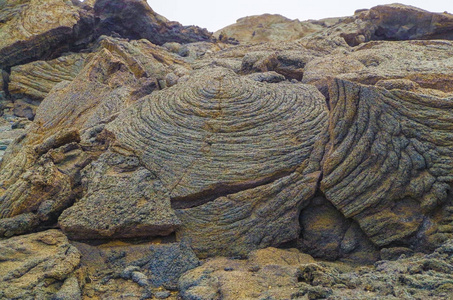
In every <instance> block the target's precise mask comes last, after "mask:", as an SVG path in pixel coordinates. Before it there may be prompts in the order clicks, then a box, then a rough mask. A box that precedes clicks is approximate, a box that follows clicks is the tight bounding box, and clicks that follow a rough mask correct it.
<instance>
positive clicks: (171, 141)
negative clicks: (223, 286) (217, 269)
mask: <svg viewBox="0 0 453 300" xmlns="http://www.w3.org/2000/svg"><path fill="white" fill-rule="evenodd" d="M326 113H327V110H326V106H325V103H324V100H323V99H322V98H321V97H320V94H319V93H318V91H316V90H315V89H313V88H312V87H309V86H304V85H300V84H289V83H281V84H262V83H258V82H256V81H251V80H248V79H246V78H241V77H239V76H237V75H235V74H234V73H233V72H231V71H228V70H226V69H220V68H215V69H212V70H202V71H200V72H198V73H196V74H194V75H193V76H192V77H191V78H190V79H189V80H187V81H185V82H182V83H179V84H177V85H175V86H173V87H172V88H171V89H168V90H166V91H162V92H160V93H155V94H152V95H151V96H149V97H148V98H145V99H144V100H143V101H141V102H139V103H137V105H134V106H133V107H131V109H129V110H126V111H125V112H124V113H123V114H121V115H120V116H118V118H117V119H116V120H115V121H114V122H113V123H111V124H109V125H108V126H107V127H106V130H108V131H109V132H111V133H112V134H114V135H115V138H116V140H117V144H116V145H117V146H118V147H122V148H126V149H131V150H132V151H134V152H135V153H136V155H137V156H138V158H139V160H140V161H141V162H142V163H143V164H144V166H145V167H146V168H147V169H148V170H150V171H151V172H152V173H154V174H155V175H156V177H157V178H158V179H159V180H160V181H161V182H162V184H163V186H164V187H165V188H166V189H167V191H168V195H169V197H170V199H171V202H172V206H173V207H174V208H175V209H178V210H177V215H178V217H179V218H180V220H181V221H182V224H183V225H182V228H181V231H178V235H179V236H180V237H188V238H190V239H191V240H192V246H193V247H194V249H195V250H196V251H197V253H199V254H201V253H204V255H206V254H209V255H213V254H215V253H225V254H227V253H228V254H232V253H234V254H239V253H241V254H245V253H246V252H248V251H250V250H251V249H253V248H255V247H257V246H258V245H259V246H260V247H263V246H264V245H278V244H280V243H283V242H285V241H288V240H291V239H293V238H295V237H296V236H297V234H298V225H297V218H298V215H297V209H296V210H294V207H301V206H302V205H303V202H304V201H306V200H307V199H309V198H310V197H311V196H312V195H313V193H314V191H315V188H316V183H317V180H318V178H319V169H318V168H319V161H320V158H321V155H322V153H323V147H322V146H321V145H322V144H321V142H322V141H323V139H324V137H325V129H326V127H325V125H326V116H327V115H326ZM283 116H284V117H283ZM296 120H300V121H296ZM302 120H303V121H302ZM293 122H299V123H300V122H302V123H300V124H301V125H300V126H297V127H294V126H291V124H293ZM269 157H272V160H271V161H269ZM298 186H302V187H303V188H302V189H301V188H296V187H298ZM87 205H89V204H88V203H87ZM233 207H234V209H233ZM202 215H203V217H200V216H202ZM246 216H250V217H246ZM87 217H88V218H92V217H94V216H87ZM233 224H234V225H233ZM283 228H285V229H283ZM290 228H291V229H290ZM227 240H228V242H226V241H227ZM226 245H227V246H226Z"/></svg>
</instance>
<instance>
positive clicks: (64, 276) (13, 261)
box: [0, 230, 81, 299]
mask: <svg viewBox="0 0 453 300" xmlns="http://www.w3.org/2000/svg"><path fill="white" fill-rule="evenodd" d="M79 262H80V252H79V251H78V250H77V249H76V248H75V247H74V246H72V245H71V244H69V242H68V239H67V238H66V236H65V235H64V234H62V233H61V232H60V231H57V230H48V231H43V232H39V233H34V234H29V235H23V236H18V237H13V238H11V239H8V240H3V241H0V270H1V271H0V298H2V299H50V298H52V296H53V295H55V294H56V293H57V292H58V291H59V290H60V289H61V288H62V285H63V286H64V285H65V284H66V285H67V284H69V282H68V283H66V282H67V281H71V280H74V279H75V278H74V277H73V276H74V270H75V269H76V267H77V266H78V265H79ZM71 278H72V279H71ZM75 285H76V286H75V287H74V289H76V290H77V289H78V292H79V293H78V295H77V294H76V295H75V296H76V298H74V299H81V294H80V288H79V284H78V282H77V280H75ZM77 296H78V297H77Z"/></svg>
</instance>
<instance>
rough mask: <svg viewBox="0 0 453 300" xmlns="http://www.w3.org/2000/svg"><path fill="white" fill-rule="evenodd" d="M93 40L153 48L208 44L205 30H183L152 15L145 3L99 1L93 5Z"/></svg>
mask: <svg viewBox="0 0 453 300" xmlns="http://www.w3.org/2000/svg"><path fill="white" fill-rule="evenodd" d="M94 12H95V17H96V36H101V35H119V36H121V37H123V38H128V39H147V40H149V41H151V42H152V43H154V44H157V45H163V44H165V43H167V42H178V43H181V44H185V43H192V42H200V41H211V40H212V36H211V33H209V32H208V31H207V30H206V29H201V28H199V27H197V26H182V25H181V24H179V23H178V22H171V21H168V20H167V19H166V18H165V17H163V16H161V15H159V14H157V13H155V12H154V11H153V10H152V9H151V7H149V5H148V3H147V2H146V1H145V0H113V1H112V0H98V1H96V3H95V5H94Z"/></svg>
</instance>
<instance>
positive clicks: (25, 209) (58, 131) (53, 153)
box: [0, 38, 186, 235]
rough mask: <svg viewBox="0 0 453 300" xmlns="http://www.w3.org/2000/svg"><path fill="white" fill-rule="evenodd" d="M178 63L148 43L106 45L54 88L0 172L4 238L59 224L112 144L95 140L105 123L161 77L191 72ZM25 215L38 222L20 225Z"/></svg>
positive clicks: (156, 86) (105, 41) (108, 42)
mask: <svg viewBox="0 0 453 300" xmlns="http://www.w3.org/2000/svg"><path fill="white" fill-rule="evenodd" d="M112 44H114V45H116V46H112ZM108 49H111V51H110V50H108ZM156 57H157V58H156ZM147 58H148V59H147ZM158 59H159V60H158ZM179 62H180V65H178V61H177V59H176V58H175V57H174V56H172V55H170V54H168V53H166V52H164V51H163V50H159V49H158V48H156V46H155V45H152V44H151V43H150V42H148V41H136V42H135V41H134V42H132V44H129V43H128V42H126V41H124V40H123V41H121V40H118V41H117V42H115V40H113V39H111V38H105V39H104V40H103V41H102V42H101V46H100V47H99V49H98V51H97V52H96V53H95V54H92V55H91V56H90V57H89V58H88V61H87V62H86V66H85V67H84V68H83V70H82V71H81V72H80V73H79V74H78V76H76V77H75V78H74V79H73V80H72V81H62V82H60V83H59V84H57V85H56V86H55V87H54V88H53V89H52V91H51V92H50V94H49V95H48V96H47V97H46V99H45V100H44V101H43V103H42V104H41V105H40V106H39V109H38V111H37V115H36V119H35V122H34V124H33V126H31V127H30V128H29V129H28V131H27V135H25V136H23V137H22V139H20V140H16V141H15V142H14V143H13V144H12V145H11V147H10V148H9V150H8V151H7V152H6V154H5V155H6V159H5V160H6V162H5V163H4V164H2V168H1V170H0V173H1V177H0V178H1V181H0V186H1V189H0V200H1V201H0V206H1V213H0V215H1V217H2V218H7V219H6V220H5V221H4V222H5V223H4V225H2V226H0V227H2V228H3V229H0V232H2V234H4V233H7V234H8V235H11V234H18V233H23V232H27V231H29V230H31V229H32V228H33V227H35V226H36V224H37V223H38V224H39V223H42V222H52V221H55V218H56V217H58V215H59V214H60V213H61V211H62V210H63V209H65V208H67V207H68V206H70V205H71V204H72V202H73V201H74V199H75V198H76V197H77V195H78V194H79V193H80V192H81V190H80V188H78V186H80V183H81V181H80V180H81V178H80V171H81V169H83V168H84V167H85V166H86V165H87V164H89V163H90V162H91V161H92V159H93V158H96V157H98V156H99V155H100V154H101V153H102V151H103V150H102V149H104V148H105V146H104V145H103V144H104V143H105V140H106V137H99V138H98V137H97V136H98V134H99V132H100V131H102V129H103V126H105V123H108V122H110V121H111V120H112V119H113V118H114V115H115V114H116V113H118V112H119V111H120V110H122V109H124V108H125V107H127V106H128V105H130V104H131V103H133V102H134V101H135V100H136V99H138V98H140V97H141V96H143V95H145V94H147V93H150V92H152V91H153V90H154V89H157V88H158V86H159V82H158V79H159V78H160V79H161V80H163V79H164V78H165V76H166V74H167V73H171V72H173V71H175V72H176V70H178V66H181V68H182V69H183V70H186V69H185V68H184V67H182V66H186V65H185V63H184V62H182V61H179ZM178 74H179V73H178ZM152 75H154V76H155V77H153V76H152ZM112 115H113V117H112ZM80 142H82V143H80ZM99 151H101V152H99ZM21 214H27V218H31V219H32V220H33V222H29V223H28V225H27V223H26V222H25V223H24V222H18V221H17V220H15V219H14V218H15V217H17V218H22V217H20V215H21ZM2 224H3V223H2Z"/></svg>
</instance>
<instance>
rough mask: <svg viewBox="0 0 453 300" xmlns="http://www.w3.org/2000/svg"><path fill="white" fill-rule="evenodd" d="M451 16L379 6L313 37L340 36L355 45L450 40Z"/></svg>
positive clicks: (407, 6)
mask: <svg viewBox="0 0 453 300" xmlns="http://www.w3.org/2000/svg"><path fill="white" fill-rule="evenodd" d="M452 28H453V15H452V14H449V13H447V12H444V13H431V12H428V11H426V10H423V9H419V8H416V7H413V6H409V5H403V4H390V5H378V6H375V7H373V8H371V9H369V10H368V9H364V10H358V11H356V13H355V14H354V16H352V17H346V18H342V19H339V20H338V22H336V24H334V25H332V26H330V28H328V29H326V30H323V31H319V32H317V33H315V34H317V35H319V36H327V37H341V38H344V40H345V41H346V42H347V43H348V44H349V45H350V46H357V45H359V44H361V43H364V42H369V41H376V40H388V41H389V40H390V41H401V40H429V39H443V40H451V39H453V35H452V33H451V29H452Z"/></svg>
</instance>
